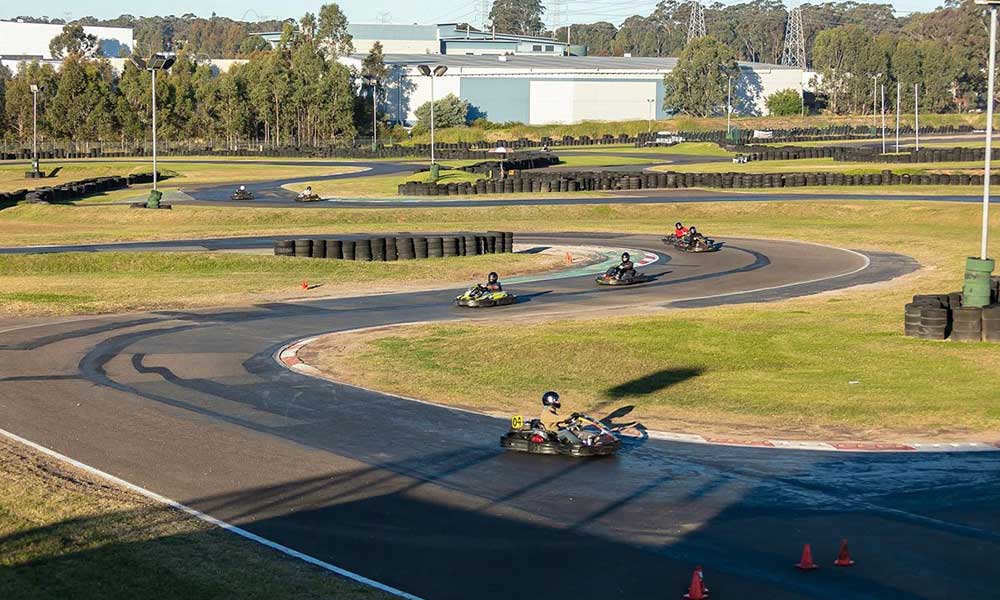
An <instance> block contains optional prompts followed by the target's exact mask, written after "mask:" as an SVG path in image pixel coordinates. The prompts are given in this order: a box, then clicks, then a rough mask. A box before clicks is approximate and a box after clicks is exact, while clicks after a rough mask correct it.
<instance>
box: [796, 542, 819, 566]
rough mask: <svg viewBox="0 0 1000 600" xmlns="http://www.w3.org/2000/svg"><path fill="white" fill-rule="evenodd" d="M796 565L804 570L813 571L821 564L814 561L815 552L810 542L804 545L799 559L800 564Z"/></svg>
mask: <svg viewBox="0 0 1000 600" xmlns="http://www.w3.org/2000/svg"><path fill="white" fill-rule="evenodd" d="M795 567H796V568H798V569H802V570H803V571H812V570H813V569H818V568H819V565H817V564H816V563H814V562H813V552H812V548H811V547H810V546H809V544H806V545H805V546H803V547H802V558H801V559H800V560H799V564H797V565H795Z"/></svg>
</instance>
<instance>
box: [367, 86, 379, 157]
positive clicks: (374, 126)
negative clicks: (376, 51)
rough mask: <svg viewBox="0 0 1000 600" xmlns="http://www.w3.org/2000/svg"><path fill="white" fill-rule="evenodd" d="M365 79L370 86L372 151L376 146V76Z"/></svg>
mask: <svg viewBox="0 0 1000 600" xmlns="http://www.w3.org/2000/svg"><path fill="white" fill-rule="evenodd" d="M365 81H367V82H368V85H370V86H372V152H375V148H376V147H377V146H378V99H377V96H376V95H375V94H376V92H377V87H376V86H378V78H377V77H375V76H374V75H369V76H367V77H365Z"/></svg>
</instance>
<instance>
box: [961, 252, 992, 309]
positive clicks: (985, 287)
mask: <svg viewBox="0 0 1000 600" xmlns="http://www.w3.org/2000/svg"><path fill="white" fill-rule="evenodd" d="M994 266H995V263H994V261H993V259H992V258H987V259H982V258H974V257H971V256H970V257H969V258H967V259H965V283H964V284H963V285H962V306H972V307H983V306H986V305H987V304H989V303H990V292H991V289H990V275H991V274H992V273H993V267H994Z"/></svg>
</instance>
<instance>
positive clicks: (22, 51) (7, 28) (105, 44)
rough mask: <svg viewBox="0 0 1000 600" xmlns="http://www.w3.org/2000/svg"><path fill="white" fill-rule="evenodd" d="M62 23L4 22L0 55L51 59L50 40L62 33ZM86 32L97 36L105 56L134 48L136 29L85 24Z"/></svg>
mask: <svg viewBox="0 0 1000 600" xmlns="http://www.w3.org/2000/svg"><path fill="white" fill-rule="evenodd" d="M62 28H63V26H62V25H49V24H47V23H17V22H12V21H0V56H31V57H38V58H40V59H51V58H52V53H51V52H49V42H51V41H52V38H54V37H56V36H57V35H59V34H60V33H62ZM83 31H84V32H85V33H88V34H92V35H95V36H97V39H98V43H99V44H100V47H101V51H102V52H103V53H104V55H105V56H108V57H117V56H118V55H119V51H121V50H122V49H125V50H126V51H127V52H129V53H131V51H132V49H133V48H134V41H133V38H132V30H131V29H126V28H122V27H84V28H83Z"/></svg>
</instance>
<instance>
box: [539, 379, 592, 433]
mask: <svg viewBox="0 0 1000 600" xmlns="http://www.w3.org/2000/svg"><path fill="white" fill-rule="evenodd" d="M561 407H562V405H561V404H560V403H559V394H558V393H556V392H545V393H544V394H542V414H541V416H540V417H539V418H538V420H539V421H540V422H541V423H542V427H544V428H545V429H546V431H551V432H553V433H555V434H556V437H557V438H558V439H560V440H563V441H566V442H569V443H571V444H583V443H585V442H584V440H583V439H581V436H582V437H585V438H590V437H591V434H590V432H587V431H571V430H569V429H566V427H565V425H566V423H567V422H569V421H571V420H572V419H573V415H570V416H569V417H565V418H564V417H563V416H562V415H560V414H559V409H560V408H561Z"/></svg>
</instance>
